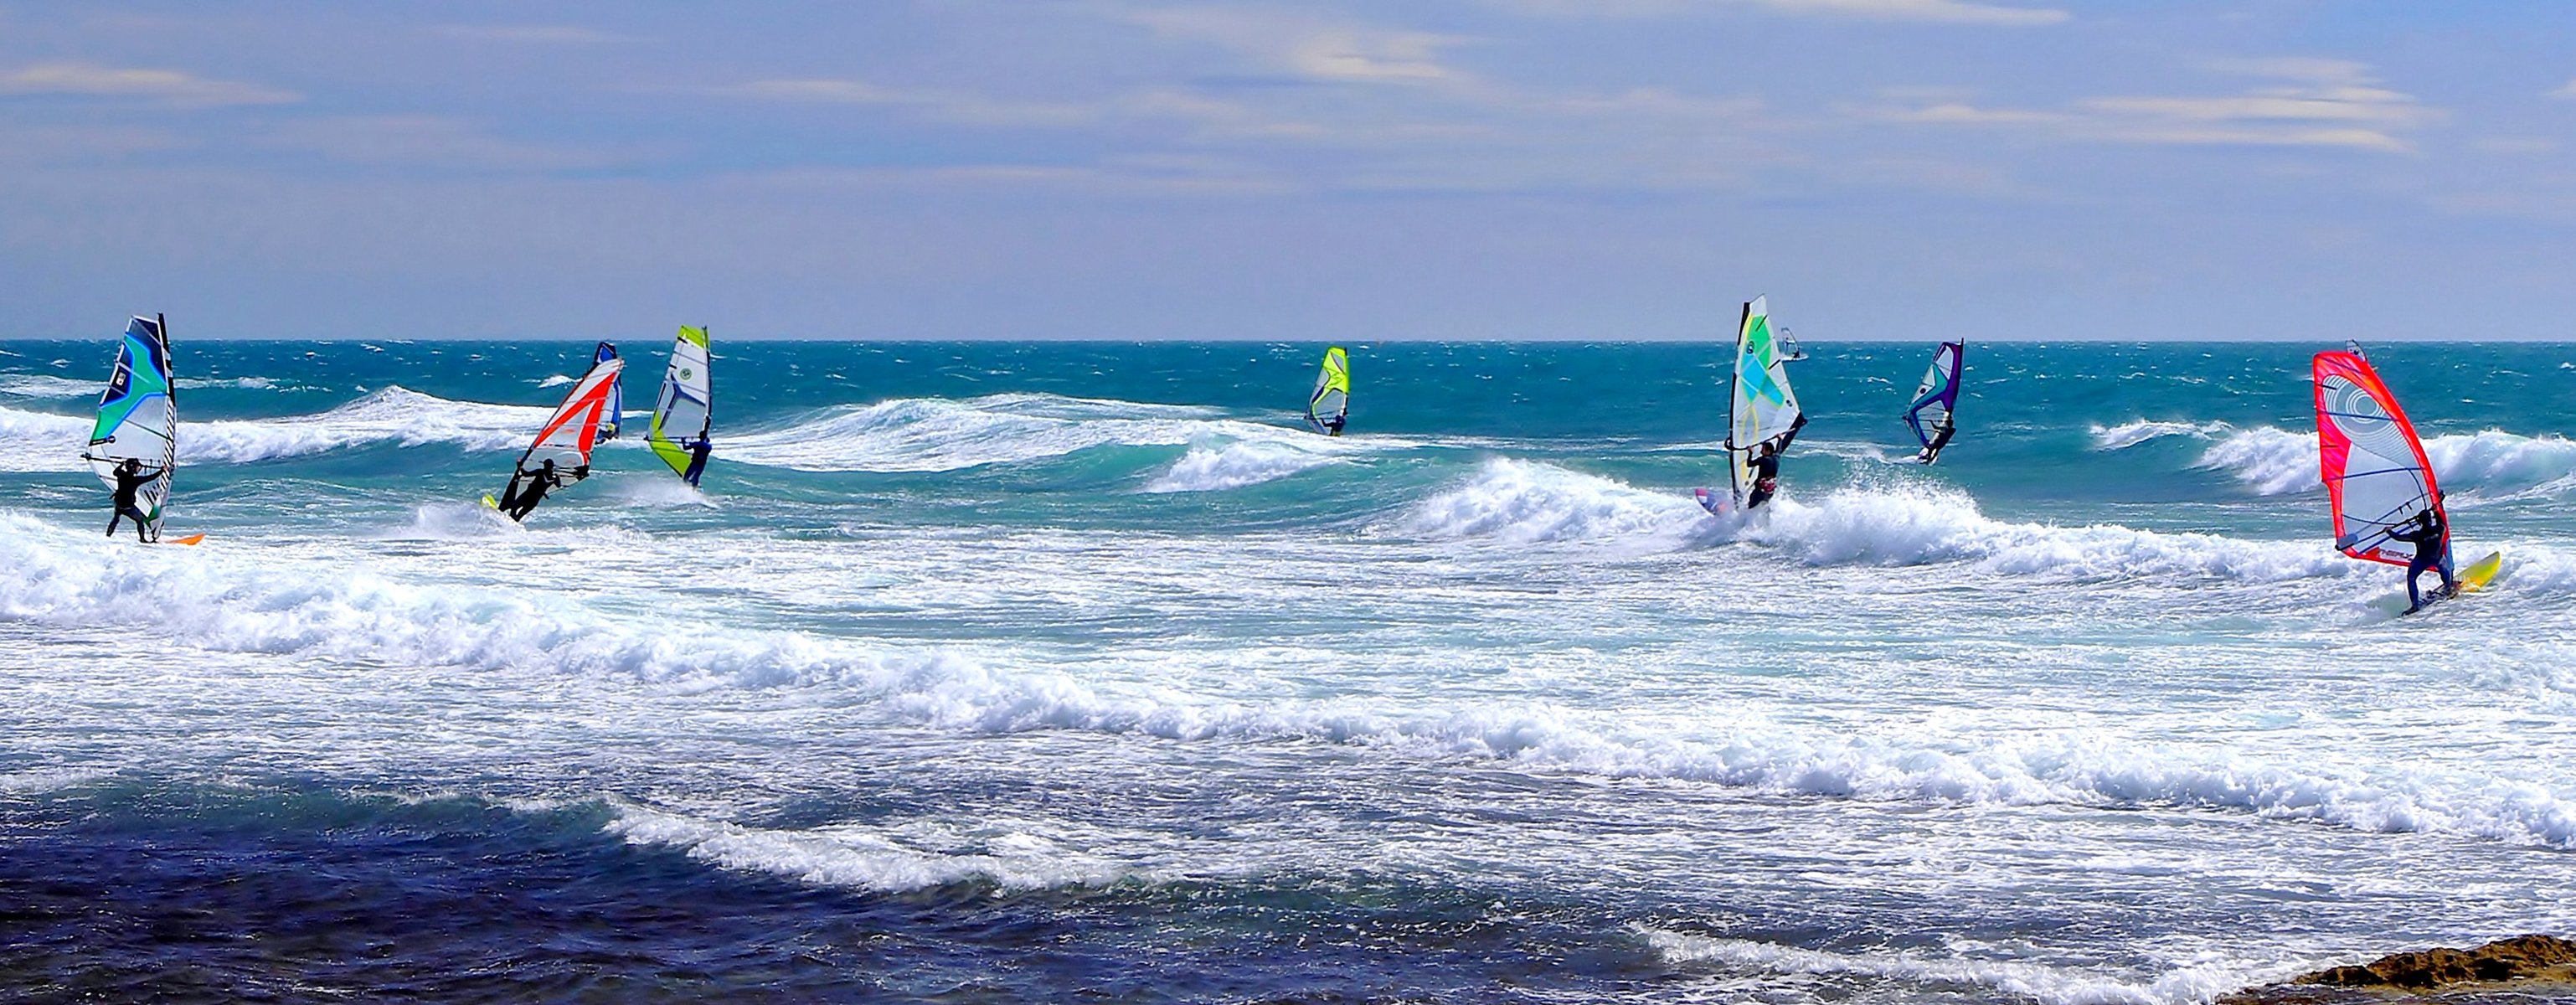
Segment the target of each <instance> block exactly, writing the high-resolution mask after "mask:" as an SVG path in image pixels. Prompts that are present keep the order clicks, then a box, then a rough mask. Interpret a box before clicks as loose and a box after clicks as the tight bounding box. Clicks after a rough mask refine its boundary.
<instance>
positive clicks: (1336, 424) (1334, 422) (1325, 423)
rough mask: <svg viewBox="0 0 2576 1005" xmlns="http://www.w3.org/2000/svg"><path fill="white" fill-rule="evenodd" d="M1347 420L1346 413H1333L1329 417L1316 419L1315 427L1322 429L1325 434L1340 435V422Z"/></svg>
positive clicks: (1348, 417)
mask: <svg viewBox="0 0 2576 1005" xmlns="http://www.w3.org/2000/svg"><path fill="white" fill-rule="evenodd" d="M1349 421H1350V416H1348V415H1335V416H1331V417H1329V418H1319V419H1316V420H1315V425H1316V427H1317V428H1320V429H1322V430H1323V431H1324V435H1326V436H1340V435H1342V423H1345V422H1349Z"/></svg>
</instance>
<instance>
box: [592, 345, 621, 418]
mask: <svg viewBox="0 0 2576 1005" xmlns="http://www.w3.org/2000/svg"><path fill="white" fill-rule="evenodd" d="M616 358H617V343H615V342H602V343H600V344H599V349H598V350H597V351H596V352H593V353H592V354H591V357H590V365H591V368H592V369H593V370H594V371H595V370H597V369H598V367H599V364H601V363H605V362H608V361H609V360H612V359H616ZM619 365H620V366H621V367H622V366H623V365H624V364H619ZM625 417H626V388H625V387H624V386H622V385H621V384H619V383H618V382H617V380H616V378H613V377H612V378H610V380H609V384H608V412H607V414H605V415H602V416H601V417H600V420H599V438H600V439H603V440H614V439H616V438H617V433H618V429H619V423H620V422H621V421H622V420H624V419H625Z"/></svg>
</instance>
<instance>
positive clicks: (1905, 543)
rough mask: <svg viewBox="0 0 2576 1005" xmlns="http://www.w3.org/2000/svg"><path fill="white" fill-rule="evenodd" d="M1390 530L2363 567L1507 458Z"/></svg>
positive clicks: (1937, 502)
mask: <svg viewBox="0 0 2576 1005" xmlns="http://www.w3.org/2000/svg"><path fill="white" fill-rule="evenodd" d="M1395 529H1396V530H1398V531H1400V532H1403V533H1406V534H1410V535H1415V536H1420V537H1424V538H1428V539H1431V540H1481V541H1490V542H1494V543H1500V544H1516V545H1527V544H1538V543H1547V542H1565V541H1586V540H1625V541H1627V542H1630V543H1633V544H1636V545H1638V546H1640V547H1645V548H1649V549H1663V550H1671V549H1680V548H1687V547H1697V546H1703V545H1705V544H1708V543H1710V542H1712V541H1724V540H1735V541H1744V542H1750V543H1755V544H1760V545H1764V546H1767V547H1770V548H1772V549H1775V550H1777V551H1779V552H1781V553H1784V554H1787V555H1789V556H1791V557H1793V558H1795V559H1797V560H1799V561H1801V562H1804V563H1806V564H1809V565H1819V566H1828V565H1919V564H1928V563H1940V562H1972V563H1976V564H1977V565H1978V566H1979V567H1980V568H1982V569H1984V570H1986V571H1989V572H1995V573H2004V574H2014V575H2055V576H2088V577H2120V576H2153V575H2176V574H2183V575H2213V576H2224V577H2228V578H2232V579H2240V580H2248V581H2254V582H2277V581H2282V580H2291V579H2303V578H2309V577H2316V576H2342V575H2353V574H2356V573H2357V572H2359V571H2360V570H2358V569H2357V568H2356V566H2355V563H2352V562H2350V561H2349V560H2346V559H2343V558H2340V557H2339V556H2337V555H2336V554H2335V553H2334V552H2333V551H2332V550H2331V549H2329V548H2327V547H2325V545H2324V544H2322V543H2318V542H2268V541H2244V540H2238V539H2235V538H2228V537H2221V536H2217V535H2213V534H2169V533H2160V532H2156V531H2145V530H2135V529H2132V528H2128V527H2120V526H2114V525H2100V526H2089V527H2060V526H2053V525H2046V524H2031V523H2012V522H2007V521H2001V520H1995V519H1991V518H1989V517H1986V516H1985V515H1983V514H1982V513H1980V512H1978V509H1977V504H1976V500H1974V499H1972V498H1970V497H1968V496H1967V495H1965V494H1963V493H1960V492H1957V491H1955V490H1951V489H1946V488H1938V487H1932V486H1926V485H1920V484H1914V485H1903V486H1897V487H1892V488H1877V487H1864V486H1847V487H1844V488H1840V489H1836V490H1834V491H1832V492H1830V493H1828V494H1827V495H1826V496H1825V497H1824V498H1823V499H1822V500H1819V501H1816V502H1805V501H1802V500H1800V499H1799V498H1797V497H1796V496H1795V495H1783V496H1781V497H1780V498H1778V499H1776V500H1774V501H1773V502H1772V503H1771V504H1770V505H1769V507H1767V510H1766V512H1765V513H1763V514H1761V515H1759V516H1758V517H1756V518H1755V519H1753V520H1751V521H1739V520H1723V519H1717V518H1712V517H1710V516H1709V515H1708V514H1707V513H1706V512H1705V511H1703V510H1701V509H1700V508H1699V506H1698V504H1697V503H1696V502H1695V501H1693V500H1691V499H1690V498H1688V497H1686V496H1684V495H1682V494H1681V493H1680V492H1678V491H1672V492H1655V491H1650V490H1646V489H1641V488H1637V487H1635V486H1632V485H1628V484H1625V483H1623V482H1619V481H1616V480H1614V479H1609V478H1602V477H1598V476H1594V475H1587V474H1582V473H1579V472H1575V471H1570V470H1567V469H1565V468H1561V467H1557V466H1554V465H1550V464H1543V463H1537V462H1531V461H1520V460H1512V459H1509V458H1497V459H1494V460H1490V461H1487V462H1486V463H1485V465H1484V466H1483V467H1482V468H1481V469H1480V470H1479V471H1478V472H1477V473H1476V475H1475V476H1474V477H1473V478H1472V479H1470V480H1469V481H1468V482H1467V483H1466V484H1464V485H1462V486H1459V487H1457V488H1454V489H1451V490H1449V491H1446V492H1442V493H1440V494H1438V495H1436V496H1433V497H1432V498H1430V499H1428V500H1425V501H1424V502H1422V503H1421V504H1419V505H1417V506H1415V507H1414V508H1413V509H1412V510H1411V511H1410V512H1408V513H1406V514H1405V515H1404V516H1403V517H1402V518H1401V519H1400V520H1399V521H1397V522H1396V524H1395Z"/></svg>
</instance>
